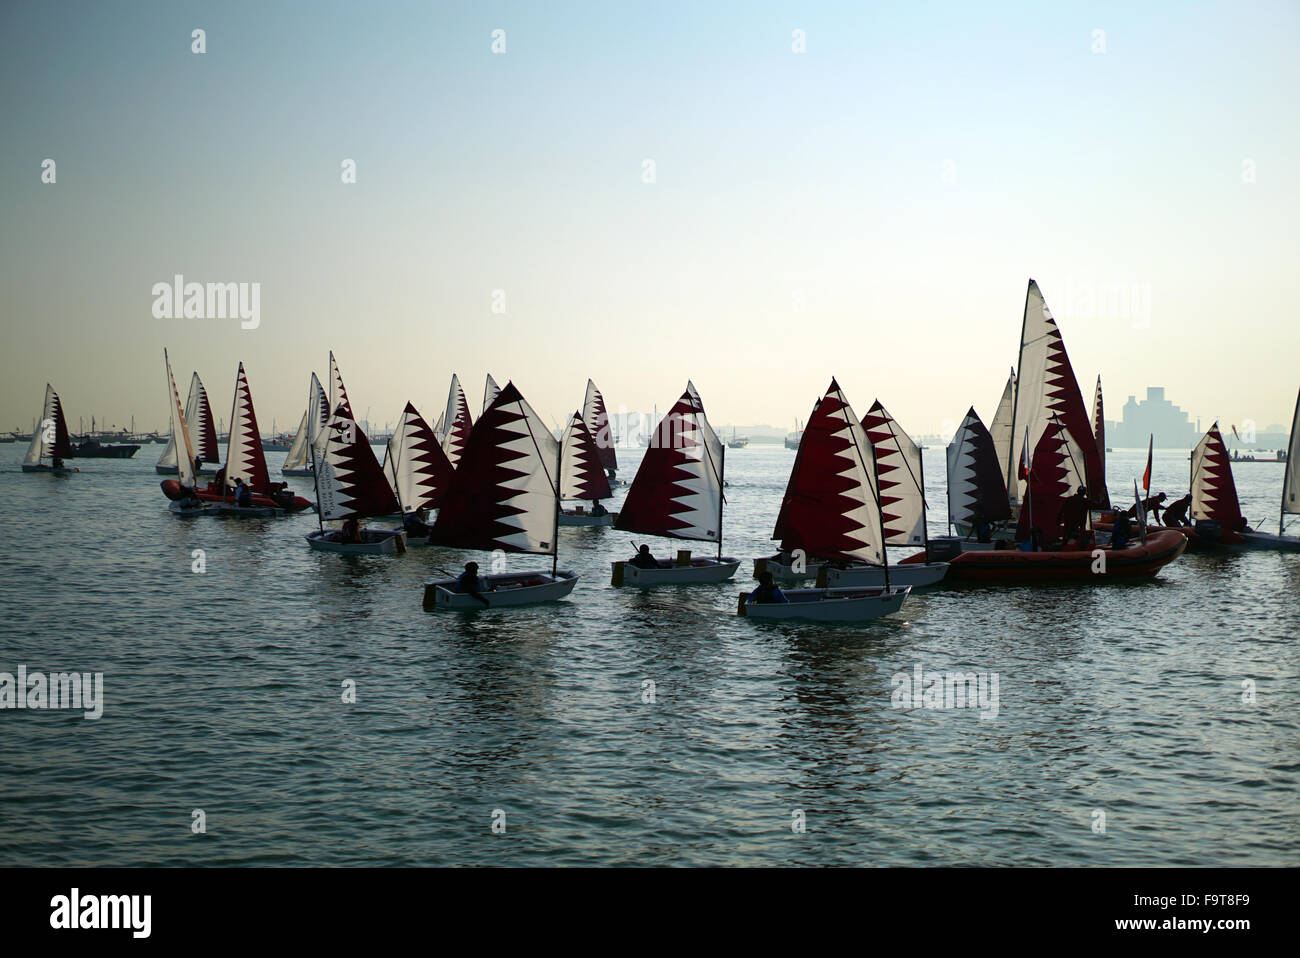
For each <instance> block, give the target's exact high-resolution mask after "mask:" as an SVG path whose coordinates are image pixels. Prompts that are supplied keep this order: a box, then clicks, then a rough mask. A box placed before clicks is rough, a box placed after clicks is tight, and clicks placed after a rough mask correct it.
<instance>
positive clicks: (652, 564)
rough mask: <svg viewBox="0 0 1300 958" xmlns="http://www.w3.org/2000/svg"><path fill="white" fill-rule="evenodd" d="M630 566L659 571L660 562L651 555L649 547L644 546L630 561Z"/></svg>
mask: <svg viewBox="0 0 1300 958" xmlns="http://www.w3.org/2000/svg"><path fill="white" fill-rule="evenodd" d="M627 564H628V565H634V566H636V567H637V568H638V569H657V568H659V560H658V559H656V558H655V557H654V556H652V555H651V554H650V547H649V546H642V547H641V548H640V549H638V550H637V553H636V555H634V556H633V557H632V558H631V559H629V560H628V563H627Z"/></svg>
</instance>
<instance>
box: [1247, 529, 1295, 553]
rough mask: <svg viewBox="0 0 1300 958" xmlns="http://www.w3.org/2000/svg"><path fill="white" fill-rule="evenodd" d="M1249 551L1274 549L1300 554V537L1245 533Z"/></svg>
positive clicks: (1267, 533)
mask: <svg viewBox="0 0 1300 958" xmlns="http://www.w3.org/2000/svg"><path fill="white" fill-rule="evenodd" d="M1242 535H1243V536H1245V538H1246V544H1245V548H1247V549H1272V550H1274V551H1280V552H1300V536H1280V535H1276V534H1274V533H1272V532H1243V533H1242Z"/></svg>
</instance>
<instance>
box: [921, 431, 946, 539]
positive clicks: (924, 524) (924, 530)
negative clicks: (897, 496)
mask: <svg viewBox="0 0 1300 958" xmlns="http://www.w3.org/2000/svg"><path fill="white" fill-rule="evenodd" d="M947 459H948V457H947V455H945V456H944V461H945V463H946V462H947ZM916 461H917V471H918V472H920V476H919V477H918V478H919V479H920V483H921V541H922V542H923V543H924V545H923V548H924V549H925V561H926V562H929V561H930V516H929V511H930V504H929V503H928V502H926V501H925V450H924V449H918V450H917V456H916Z"/></svg>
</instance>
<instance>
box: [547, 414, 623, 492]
mask: <svg viewBox="0 0 1300 958" xmlns="http://www.w3.org/2000/svg"><path fill="white" fill-rule="evenodd" d="M613 494H614V493H613V491H612V490H611V489H610V488H609V479H608V478H607V477H606V476H605V470H604V468H602V466H601V462H600V453H599V450H598V449H597V447H596V440H595V439H594V438H592V435H591V432H590V431H589V430H588V429H587V424H586V423H585V422H583V419H582V413H581V412H575V413H574V414H573V415H572V416H570V417H569V425H568V427H567V428H566V429H565V430H564V443H563V446H562V449H561V452H560V498H561V499H587V500H596V499H608V498H609V497H610V496H612V495H613Z"/></svg>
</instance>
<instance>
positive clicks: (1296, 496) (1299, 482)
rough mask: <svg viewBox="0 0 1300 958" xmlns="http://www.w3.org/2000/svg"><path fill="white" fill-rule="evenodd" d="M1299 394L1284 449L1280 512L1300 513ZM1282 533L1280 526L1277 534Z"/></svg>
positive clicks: (1287, 513)
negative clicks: (1289, 438) (1284, 459)
mask: <svg viewBox="0 0 1300 958" xmlns="http://www.w3.org/2000/svg"><path fill="white" fill-rule="evenodd" d="M1297 459H1300V396H1297V397H1296V402H1295V415H1294V416H1292V418H1291V444H1290V445H1289V446H1287V450H1286V475H1285V476H1284V477H1283V479H1282V514H1283V515H1293V516H1295V515H1300V466H1298V465H1297V464H1296V460H1297ZM1281 534H1282V530H1281V527H1280V526H1279V528H1278V535H1281Z"/></svg>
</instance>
